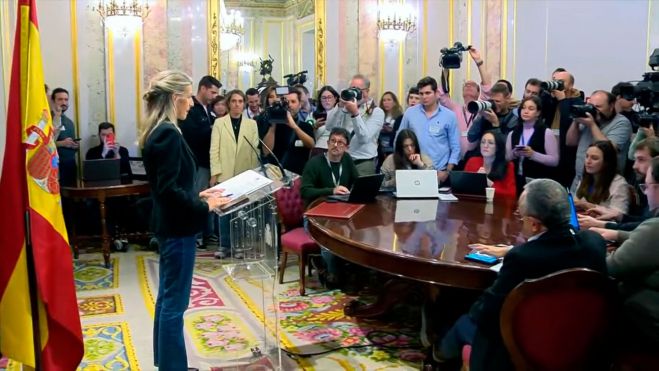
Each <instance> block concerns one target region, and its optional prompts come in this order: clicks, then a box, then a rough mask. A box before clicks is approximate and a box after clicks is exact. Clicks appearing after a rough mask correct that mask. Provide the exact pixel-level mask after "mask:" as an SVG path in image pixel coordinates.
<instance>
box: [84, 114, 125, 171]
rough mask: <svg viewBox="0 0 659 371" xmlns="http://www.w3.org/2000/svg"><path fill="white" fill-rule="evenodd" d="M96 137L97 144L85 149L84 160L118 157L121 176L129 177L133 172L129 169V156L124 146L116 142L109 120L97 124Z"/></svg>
mask: <svg viewBox="0 0 659 371" xmlns="http://www.w3.org/2000/svg"><path fill="white" fill-rule="evenodd" d="M98 138H99V140H100V143H99V145H97V146H96V147H92V148H90V149H89V150H88V151H87V155H86V156H85V159H86V160H100V159H113V158H114V159H117V158H118V159H119V162H120V172H121V176H122V177H127V178H130V177H132V175H133V173H132V171H131V170H130V156H129V154H128V149H126V147H123V146H120V145H119V143H117V142H116V141H115V140H114V138H115V133H114V125H113V124H111V123H109V122H101V123H100V124H98Z"/></svg>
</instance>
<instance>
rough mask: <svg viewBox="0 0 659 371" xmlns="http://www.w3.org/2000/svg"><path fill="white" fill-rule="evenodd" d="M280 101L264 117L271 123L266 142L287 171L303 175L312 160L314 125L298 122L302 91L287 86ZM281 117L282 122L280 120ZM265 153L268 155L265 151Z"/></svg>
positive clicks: (266, 150) (265, 149)
mask: <svg viewBox="0 0 659 371" xmlns="http://www.w3.org/2000/svg"><path fill="white" fill-rule="evenodd" d="M278 89H285V90H286V91H287V93H286V94H282V95H281V97H280V99H279V101H275V102H274V103H273V104H272V105H271V106H270V107H268V109H266V112H265V114H266V115H267V117H268V120H269V121H270V129H269V130H268V133H267V134H266V135H265V137H264V138H263V142H265V144H266V145H267V146H268V147H269V148H270V149H272V151H273V152H274V155H275V156H276V157H277V158H278V159H279V160H280V161H281V165H282V166H283V167H284V169H286V170H288V171H291V172H293V173H295V174H302V170H304V165H305V164H306V163H307V160H308V159H309V152H310V151H311V149H312V148H313V146H314V133H313V123H311V122H309V121H302V120H300V119H299V115H298V113H299V111H300V92H299V91H298V90H295V89H289V88H288V87H283V88H277V90H278ZM280 115H281V116H283V117H282V119H283V120H278V118H279V117H280ZM264 152H265V154H266V155H267V154H269V151H268V149H267V148H264Z"/></svg>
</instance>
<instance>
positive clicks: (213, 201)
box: [206, 195, 231, 211]
mask: <svg viewBox="0 0 659 371" xmlns="http://www.w3.org/2000/svg"><path fill="white" fill-rule="evenodd" d="M230 201H231V199H230V198H229V197H222V196H219V195H218V196H210V197H208V198H207V199H206V202H207V203H208V211H213V210H215V209H217V208H219V207H220V206H222V205H226V204H228V203H229V202H230Z"/></svg>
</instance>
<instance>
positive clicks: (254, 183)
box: [211, 170, 272, 200]
mask: <svg viewBox="0 0 659 371" xmlns="http://www.w3.org/2000/svg"><path fill="white" fill-rule="evenodd" d="M271 183H272V180H270V179H268V178H266V177H264V176H263V175H261V174H259V173H257V172H256V171H254V170H247V171H244V172H242V173H240V174H238V175H236V176H234V177H233V178H230V179H227V180H225V181H224V182H222V183H220V184H217V185H215V186H214V187H213V188H211V189H223V190H224V192H222V195H223V196H225V197H229V198H230V199H231V200H235V199H237V198H239V197H242V196H245V195H248V194H250V193H252V192H254V191H256V190H257V189H260V188H262V187H265V186H267V185H270V184H271Z"/></svg>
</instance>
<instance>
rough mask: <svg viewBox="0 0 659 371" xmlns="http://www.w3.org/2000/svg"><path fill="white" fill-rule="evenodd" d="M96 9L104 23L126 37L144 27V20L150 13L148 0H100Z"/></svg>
mask: <svg viewBox="0 0 659 371" xmlns="http://www.w3.org/2000/svg"><path fill="white" fill-rule="evenodd" d="M92 9H93V10H96V11H97V12H98V14H99V15H100V16H101V18H102V19H103V24H105V26H106V27H107V28H108V29H110V30H112V31H114V32H118V33H121V34H122V35H123V36H124V37H126V36H127V35H128V34H130V33H134V32H136V31H137V30H139V29H140V28H141V27H142V21H143V20H144V18H146V17H147V16H148V15H149V11H150V9H149V3H148V1H147V0H99V2H98V5H97V6H96V7H95V9H94V8H92Z"/></svg>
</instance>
